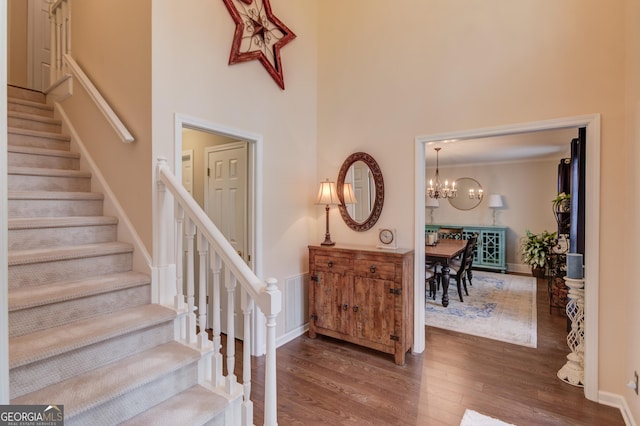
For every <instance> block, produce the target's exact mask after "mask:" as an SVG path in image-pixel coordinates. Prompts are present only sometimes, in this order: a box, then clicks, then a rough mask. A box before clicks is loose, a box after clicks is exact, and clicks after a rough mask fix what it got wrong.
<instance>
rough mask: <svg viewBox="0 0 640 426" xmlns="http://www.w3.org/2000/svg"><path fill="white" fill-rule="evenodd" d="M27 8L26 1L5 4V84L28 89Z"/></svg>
mask: <svg viewBox="0 0 640 426" xmlns="http://www.w3.org/2000/svg"><path fill="white" fill-rule="evenodd" d="M28 6H29V2H28V1H27V0H8V2H7V36H8V38H7V59H8V60H7V72H8V75H7V83H9V84H12V85H14V86H20V87H28V81H27V77H28V72H27V51H28V49H27V29H28V28H29V26H28V11H29V7H28Z"/></svg>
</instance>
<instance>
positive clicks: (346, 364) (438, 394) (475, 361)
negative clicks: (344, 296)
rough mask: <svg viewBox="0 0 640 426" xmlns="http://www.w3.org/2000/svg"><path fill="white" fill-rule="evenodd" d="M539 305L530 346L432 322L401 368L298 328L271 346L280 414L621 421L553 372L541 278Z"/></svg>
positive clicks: (294, 418) (289, 418) (555, 318)
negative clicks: (418, 350) (422, 345)
mask: <svg viewBox="0 0 640 426" xmlns="http://www.w3.org/2000/svg"><path fill="white" fill-rule="evenodd" d="M537 306H538V347H537V348H535V349H532V348H526V347H523V346H517V345H512V344H508V343H502V342H498V341H494V340H488V339H483V338H479V337H474V336H469V335H464V334H460V333H455V332H450V331H446V330H441V329H436V328H430V327H429V328H426V331H425V333H426V350H425V352H424V353H422V354H409V355H408V356H407V361H406V364H405V365H404V366H398V365H395V364H394V362H393V357H392V356H391V355H387V354H383V353H381V352H376V351H373V350H368V349H365V348H361V347H358V346H356V345H352V344H349V343H346V342H341V341H338V340H333V339H331V338H327V337H318V338H317V339H310V338H308V337H307V336H306V335H304V336H301V337H299V338H297V339H295V340H293V341H291V342H289V343H288V344H286V345H283V346H282V347H280V348H279V349H278V351H277V364H278V375H277V377H278V422H279V424H280V425H456V426H457V425H459V424H460V420H461V418H462V416H463V413H464V411H465V409H467V408H469V409H473V410H475V411H478V412H480V413H482V414H485V415H488V416H491V417H496V418H499V419H501V420H502V421H505V422H508V423H513V424H517V425H519V426H525V425H607V426H610V425H624V421H623V419H622V415H621V414H620V411H619V410H618V409H616V408H612V407H607V406H604V405H599V404H597V403H595V402H591V401H588V400H587V399H586V398H585V397H584V394H583V390H582V389H581V388H577V387H573V386H570V385H567V384H565V383H564V382H562V381H561V380H559V379H558V378H557V377H556V372H557V371H558V369H559V368H560V367H562V365H564V363H565V361H566V355H567V353H568V352H569V350H568V347H567V345H566V340H565V339H566V319H565V317H564V316H562V315H561V313H560V312H559V311H558V310H557V309H554V311H555V312H554V313H552V314H550V313H549V304H548V298H547V284H546V280H541V279H539V280H538V297H537ZM237 353H240V352H237ZM263 363H264V357H261V358H258V359H257V360H256V363H255V364H254V371H253V378H252V380H253V385H252V387H253V389H252V400H253V401H254V404H255V409H254V417H255V418H254V423H255V424H262V423H263V419H262V416H263V408H262V403H263V398H264V396H263V386H264V383H263V378H264V368H263ZM237 374H240V373H239V372H238V373H237ZM238 377H239V379H240V378H241V376H240V375H238Z"/></svg>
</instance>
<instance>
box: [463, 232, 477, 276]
mask: <svg viewBox="0 0 640 426" xmlns="http://www.w3.org/2000/svg"><path fill="white" fill-rule="evenodd" d="M477 242H478V234H473V235H472V236H471V237H469V239H468V240H467V247H466V248H465V249H464V252H463V254H462V265H463V266H464V268H461V269H464V270H467V269H471V265H473V255H474V252H475V249H476V243H477Z"/></svg>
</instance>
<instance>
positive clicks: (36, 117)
mask: <svg viewBox="0 0 640 426" xmlns="http://www.w3.org/2000/svg"><path fill="white" fill-rule="evenodd" d="M7 117H8V118H20V119H23V120H32V121H38V122H40V123H47V124H54V125H61V124H62V121H60V120H58V119H57V118H52V117H42V116H40V115H36V114H29V113H28V112H18V111H7Z"/></svg>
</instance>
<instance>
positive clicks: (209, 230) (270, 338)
mask: <svg viewBox="0 0 640 426" xmlns="http://www.w3.org/2000/svg"><path fill="white" fill-rule="evenodd" d="M156 181H157V183H158V211H157V213H158V215H159V223H160V230H159V232H160V235H159V237H158V241H159V246H158V247H157V250H158V254H159V259H158V262H159V264H160V265H162V266H163V267H167V264H168V263H173V264H175V265H176V267H175V276H176V280H175V283H176V285H175V288H174V289H173V291H175V293H174V294H175V296H174V302H173V303H174V307H175V308H176V309H177V310H183V309H184V302H185V297H186V302H187V310H186V317H185V318H184V321H183V322H182V323H181V325H180V329H181V330H180V333H179V334H180V336H181V340H183V341H184V342H185V343H186V344H197V345H198V348H199V349H201V350H204V351H210V350H211V342H209V341H208V339H207V335H206V332H205V331H204V330H203V328H204V326H205V324H206V321H207V315H206V313H205V312H204V310H205V300H204V299H205V297H206V294H209V295H210V297H211V298H212V299H213V308H212V312H211V313H210V315H212V318H213V327H212V332H213V345H212V346H213V348H212V349H213V350H212V351H210V353H209V355H208V357H209V358H210V363H209V365H210V368H209V373H208V374H209V377H208V378H207V380H208V381H209V382H210V383H211V384H212V385H213V386H214V387H216V388H217V389H219V390H220V391H222V392H225V393H226V394H227V395H229V396H230V397H233V396H234V395H236V396H237V395H238V391H239V392H240V396H241V397H242V404H241V419H239V420H240V421H239V423H240V424H241V425H243V426H249V425H253V404H252V402H251V399H250V395H251V367H250V362H251V356H250V353H251V344H250V341H251V323H252V321H251V316H252V314H254V313H256V310H255V309H254V306H256V307H258V308H259V309H260V310H261V311H262V313H263V314H264V315H265V316H266V324H265V325H266V329H265V332H266V343H267V344H266V354H265V379H264V424H265V425H268V426H275V425H277V424H278V419H277V386H276V381H277V379H276V317H277V315H278V313H279V312H280V310H281V304H282V296H281V294H280V290H279V289H278V286H277V281H276V280H275V279H274V278H269V279H267V280H265V281H264V282H263V281H261V280H260V279H259V278H258V277H257V276H256V275H255V274H254V273H253V271H252V270H251V268H249V266H247V264H246V263H245V262H244V261H243V260H242V258H241V257H240V256H239V255H238V254H237V253H236V251H235V249H234V248H233V246H232V245H231V244H230V243H229V241H227V239H226V238H225V237H224V235H223V234H222V232H220V230H219V229H218V228H217V227H216V226H215V225H214V224H213V222H212V221H211V219H209V217H208V216H207V215H206V213H205V212H204V211H203V210H202V209H201V208H200V206H199V205H198V203H196V201H195V200H194V199H193V197H192V196H191V195H189V193H188V192H187V191H186V189H185V188H184V187H183V186H182V184H181V183H180V181H179V180H178V179H177V178H176V177H175V176H174V175H173V173H172V172H171V169H170V168H169V166H168V165H167V161H166V160H165V159H163V158H161V159H158V162H157V166H156ZM167 190H168V191H167ZM167 192H169V193H170V194H171V195H172V196H173V203H174V219H173V221H174V225H175V226H171V224H170V223H169V221H170V218H169V213H168V208H169V206H170V204H168V202H169V200H170V199H169V198H166V197H165V194H166V193H167ZM174 230H175V234H174V235H173V237H174V238H175V239H176V241H175V250H170V249H169V247H168V246H167V241H169V240H170V235H169V234H170V233H173V232H174ZM196 235H197V249H198V255H199V256H200V268H203V265H204V264H206V261H205V259H206V256H207V251H208V250H210V253H211V265H210V269H211V273H212V278H213V282H212V283H211V286H210V287H209V285H207V286H208V287H209V288H208V290H204V281H206V280H207V278H206V277H207V274H206V273H205V272H204V271H203V269H200V278H199V283H198V284H199V292H198V295H197V299H198V301H197V302H196V300H195V298H196V295H195V291H194V270H193V266H194V263H193V262H194V247H193V246H194V244H193V242H194V238H195V236H196ZM183 238H186V251H187V259H186V262H187V264H186V273H187V283H186V292H187V294H186V295H184V294H182V288H183V286H184V282H183V277H182V268H183V267H184V265H183V264H182V256H183V247H182V239H183ZM171 252H173V253H174V256H175V258H174V259H173V260H171V259H168V258H167V257H166V256H167V255H170V253H171ZM222 265H224V275H225V287H226V312H227V331H226V333H227V342H233V341H234V340H235V330H234V307H235V302H234V297H235V288H236V286H237V285H240V288H241V290H242V291H241V296H242V315H243V316H244V338H245V344H244V345H243V358H242V359H243V362H244V366H243V384H242V389H240V390H239V388H238V386H237V380H236V376H235V374H234V371H235V362H236V357H235V350H234V346H235V345H233V344H227V345H226V357H225V358H224V361H223V357H222V354H221V353H220V350H221V346H220V307H219V306H220V305H219V304H220V303H221V298H220V284H221V281H220V271H221V267H222ZM168 269H169V270H170V269H171V268H168ZM161 281H162V282H158V283H157V285H158V286H159V287H161V288H158V289H157V291H158V292H159V293H162V294H166V295H169V294H170V293H172V291H171V289H169V288H168V286H171V285H173V284H172V282H173V280H172V279H171V278H170V277H166V278H165V279H163V280H161ZM161 299H162V300H165V302H166V300H167V299H163V298H161ZM196 309H197V310H198V311H199V312H198V314H199V315H198V318H197V319H196V315H195V312H194V311H195V310H196ZM197 325H199V326H200V333H199V334H198V336H197V337H196V334H195V333H196V326H197ZM196 342H197V343H196ZM223 362H226V370H227V376H225V378H224V380H223V378H222V376H221V375H222V363H223Z"/></svg>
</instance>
